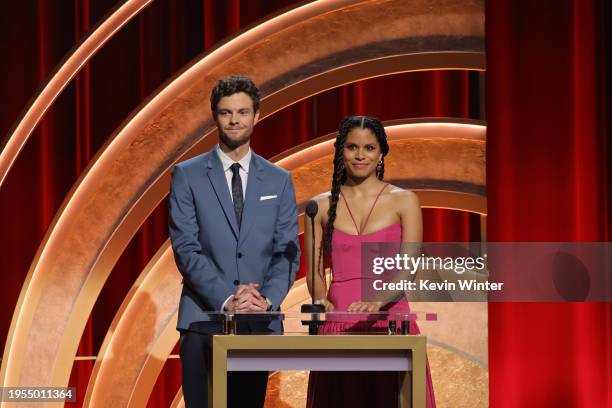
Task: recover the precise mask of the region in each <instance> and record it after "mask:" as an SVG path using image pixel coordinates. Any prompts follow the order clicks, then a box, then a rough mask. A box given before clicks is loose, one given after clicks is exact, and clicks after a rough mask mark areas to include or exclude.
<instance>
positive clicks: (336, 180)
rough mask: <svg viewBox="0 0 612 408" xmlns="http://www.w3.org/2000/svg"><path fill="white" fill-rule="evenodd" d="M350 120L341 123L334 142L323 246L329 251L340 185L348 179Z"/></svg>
mask: <svg viewBox="0 0 612 408" xmlns="http://www.w3.org/2000/svg"><path fill="white" fill-rule="evenodd" d="M350 122H351V121H350V120H348V119H344V120H343V121H342V123H340V131H339V132H338V136H336V143H334V147H335V150H336V152H335V154H334V174H333V177H332V188H331V197H330V201H329V210H328V211H327V225H326V226H325V235H324V238H323V243H324V245H323V246H324V247H325V250H326V251H329V253H331V240H332V235H333V233H334V221H336V209H337V208H338V201H339V200H340V187H341V186H342V184H344V182H345V181H346V169H345V168H344V158H343V150H344V143H345V142H346V137H347V135H348V132H349V130H350V129H351V128H352V126H351V123H350Z"/></svg>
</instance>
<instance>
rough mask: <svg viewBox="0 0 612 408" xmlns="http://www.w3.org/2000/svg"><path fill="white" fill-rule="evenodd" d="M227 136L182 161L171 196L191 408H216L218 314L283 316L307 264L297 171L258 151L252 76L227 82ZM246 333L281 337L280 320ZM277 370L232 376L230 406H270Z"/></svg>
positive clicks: (220, 107)
mask: <svg viewBox="0 0 612 408" xmlns="http://www.w3.org/2000/svg"><path fill="white" fill-rule="evenodd" d="M210 101H211V109H212V112H213V117H214V119H215V121H216V123H217V127H218V130H219V144H218V145H217V146H216V147H215V148H214V149H212V150H210V151H208V152H206V153H204V154H202V155H200V156H197V157H194V158H192V159H190V160H187V161H184V162H182V163H179V164H177V165H176V166H175V167H174V170H173V173H172V186H171V192H170V198H169V203H170V211H169V218H170V226H169V228H170V239H171V241H172V249H173V250H174V257H175V260H176V264H177V266H178V269H179V271H180V272H181V274H182V275H183V291H182V293H181V299H180V304H179V317H178V327H177V328H178V330H179V331H180V332H181V341H180V356H181V362H182V368H183V395H184V398H185V402H186V405H187V407H189V408H194V407H206V406H207V404H208V387H207V384H208V381H209V378H208V375H209V374H208V371H207V367H209V366H210V364H211V344H212V343H211V335H213V334H215V333H219V330H220V327H221V325H220V323H218V322H214V321H213V319H211V318H210V316H209V314H208V313H209V312H214V311H230V312H246V311H251V312H264V311H267V310H279V309H280V304H281V303H282V301H283V299H284V298H285V296H286V295H287V291H288V290H289V287H290V286H291V284H292V283H293V280H294V279H295V273H296V271H297V269H298V263H299V250H298V248H299V244H298V241H297V229H298V226H297V208H296V204H295V190H294V188H293V183H292V181H291V176H290V174H289V172H287V171H285V170H283V169H281V168H279V167H278V166H276V165H274V164H272V163H270V162H268V161H267V160H265V159H263V158H262V157H260V156H258V155H256V154H255V153H254V152H253V151H252V150H251V148H250V145H249V144H250V137H251V134H252V132H253V127H254V126H255V124H256V123H257V120H258V118H259V91H258V90H257V87H256V86H255V84H253V82H252V81H251V80H250V79H248V78H245V77H228V78H224V79H222V80H219V81H218V82H217V84H216V86H215V88H214V89H213V91H212V94H211V98H210ZM265 326H266V327H261V322H260V323H259V324H257V323H248V322H246V323H244V324H243V325H242V326H240V327H238V331H239V332H242V333H245V334H246V333H249V332H254V331H258V332H259V331H261V330H262V329H265V330H267V331H270V332H274V331H280V324H279V322H272V323H271V324H269V325H268V324H266V325H265ZM267 379H268V373H267V372H234V373H229V375H228V405H229V406H236V407H262V406H263V403H264V399H265V393H266V385H267Z"/></svg>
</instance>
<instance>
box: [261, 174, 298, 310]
mask: <svg viewBox="0 0 612 408" xmlns="http://www.w3.org/2000/svg"><path fill="white" fill-rule="evenodd" d="M273 248H274V249H273V251H274V253H273V255H272V260H271V262H270V266H269V268H268V271H267V274H266V277H265V280H264V284H263V286H262V288H261V290H260V293H261V294H262V295H264V296H265V297H266V298H268V300H270V302H271V303H272V310H278V309H279V308H280V304H281V303H282V302H283V300H284V299H285V296H287V292H288V291H289V287H291V285H293V282H294V280H295V275H296V273H297V270H298V268H299V266H300V244H299V241H298V214H297V206H296V203H295V189H294V188H293V182H292V181H291V175H287V179H286V182H285V186H284V188H283V192H282V194H281V200H280V208H279V213H278V218H277V219H276V227H275V230H274V238H273Z"/></svg>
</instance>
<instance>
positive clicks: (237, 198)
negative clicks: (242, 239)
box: [230, 163, 244, 228]
mask: <svg viewBox="0 0 612 408" xmlns="http://www.w3.org/2000/svg"><path fill="white" fill-rule="evenodd" d="M230 169H232V173H233V175H232V200H234V212H235V213H236V222H238V228H240V222H241V221H242V207H244V198H243V197H242V179H241V178H240V163H234V164H232V165H231V166H230Z"/></svg>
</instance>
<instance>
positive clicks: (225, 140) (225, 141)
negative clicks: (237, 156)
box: [219, 129, 251, 150]
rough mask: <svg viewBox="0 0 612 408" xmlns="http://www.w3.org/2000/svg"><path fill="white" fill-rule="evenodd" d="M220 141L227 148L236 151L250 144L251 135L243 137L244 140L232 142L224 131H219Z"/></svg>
mask: <svg viewBox="0 0 612 408" xmlns="http://www.w3.org/2000/svg"><path fill="white" fill-rule="evenodd" d="M219 139H220V140H221V142H222V143H223V144H224V145H226V146H227V147H229V148H230V149H232V150H235V149H237V148H239V147H240V146H242V145H243V144H246V143H248V142H249V140H250V139H251V135H246V136H243V137H242V138H240V139H239V140H232V139H231V138H230V137H229V136H228V135H227V134H226V133H225V132H224V131H223V129H219Z"/></svg>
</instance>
